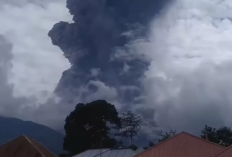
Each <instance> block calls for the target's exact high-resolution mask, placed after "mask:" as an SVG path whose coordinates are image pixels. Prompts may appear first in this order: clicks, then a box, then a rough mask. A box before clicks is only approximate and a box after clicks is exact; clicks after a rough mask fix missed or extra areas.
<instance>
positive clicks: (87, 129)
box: [63, 100, 121, 154]
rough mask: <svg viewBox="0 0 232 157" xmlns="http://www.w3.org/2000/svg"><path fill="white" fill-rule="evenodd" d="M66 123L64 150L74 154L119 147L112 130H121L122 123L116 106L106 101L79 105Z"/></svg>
mask: <svg viewBox="0 0 232 157" xmlns="http://www.w3.org/2000/svg"><path fill="white" fill-rule="evenodd" d="M65 122H66V123H65V126H64V129H65V133H66V135H65V138H64V143H63V148H64V150H67V151H69V152H71V153H72V154H77V153H80V152H82V151H85V150H87V149H93V148H106V147H110V148H112V147H114V146H116V145H117V141H116V140H115V139H114V138H113V137H112V136H111V135H112V128H113V127H116V128H119V127H120V125H121V121H120V118H119V116H118V112H117V110H116V108H115V107H114V105H112V104H110V103H107V102H106V101H104V100H97V101H93V102H91V103H87V104H82V103H79V104H77V105H76V108H75V109H74V111H72V112H71V113H70V114H69V115H68V116H67V118H66V120H65Z"/></svg>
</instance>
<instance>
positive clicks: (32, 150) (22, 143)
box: [0, 135, 56, 157]
mask: <svg viewBox="0 0 232 157" xmlns="http://www.w3.org/2000/svg"><path fill="white" fill-rule="evenodd" d="M0 157H56V155H55V154H53V153H52V152H50V151H49V150H48V149H46V148H45V147H44V146H43V145H42V144H40V143H39V142H37V141H35V140H33V139H30V138H29V137H27V136H25V135H22V136H20V137H18V138H16V139H14V140H12V141H10V142H8V143H6V144H4V145H2V146H0Z"/></svg>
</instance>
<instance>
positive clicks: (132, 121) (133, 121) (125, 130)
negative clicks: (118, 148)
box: [120, 111, 142, 145]
mask: <svg viewBox="0 0 232 157" xmlns="http://www.w3.org/2000/svg"><path fill="white" fill-rule="evenodd" d="M141 123H142V119H141V117H140V116H139V115H137V114H134V113H132V112H131V111H127V112H125V113H123V114H122V116H121V127H122V128H121V132H120V135H121V136H122V137H125V138H126V139H129V140H130V145H132V141H133V138H134V137H135V136H136V135H138V134H139V131H140V129H141Z"/></svg>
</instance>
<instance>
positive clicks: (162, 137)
mask: <svg viewBox="0 0 232 157" xmlns="http://www.w3.org/2000/svg"><path fill="white" fill-rule="evenodd" d="M175 135H176V131H174V130H170V131H169V132H165V133H164V134H163V133H162V134H161V138H160V139H159V140H158V142H163V141H165V140H167V139H169V138H171V137H173V136H175Z"/></svg>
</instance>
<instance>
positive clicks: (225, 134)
mask: <svg viewBox="0 0 232 157" xmlns="http://www.w3.org/2000/svg"><path fill="white" fill-rule="evenodd" d="M217 138H218V141H219V144H220V145H222V146H225V147H228V146H230V145H231V144H232V130H231V128H229V127H226V126H224V127H221V128H219V129H218V130H217Z"/></svg>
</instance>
